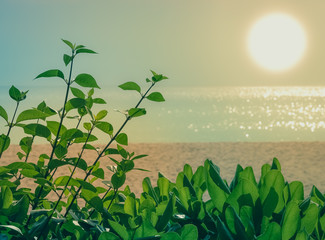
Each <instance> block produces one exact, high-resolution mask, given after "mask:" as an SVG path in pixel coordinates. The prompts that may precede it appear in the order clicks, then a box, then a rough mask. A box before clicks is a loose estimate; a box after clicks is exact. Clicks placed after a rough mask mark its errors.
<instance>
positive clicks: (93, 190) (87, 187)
mask: <svg viewBox="0 0 325 240" xmlns="http://www.w3.org/2000/svg"><path fill="white" fill-rule="evenodd" d="M77 181H78V182H79V183H80V185H81V186H82V187H83V188H84V189H87V190H90V191H92V192H94V193H96V192H97V189H96V188H95V187H94V186H93V185H92V184H91V183H89V182H86V181H84V180H81V179H77Z"/></svg>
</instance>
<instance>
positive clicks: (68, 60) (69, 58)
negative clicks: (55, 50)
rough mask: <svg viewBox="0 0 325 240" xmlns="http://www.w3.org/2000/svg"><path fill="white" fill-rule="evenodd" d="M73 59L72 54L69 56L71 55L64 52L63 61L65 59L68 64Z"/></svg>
mask: <svg viewBox="0 0 325 240" xmlns="http://www.w3.org/2000/svg"><path fill="white" fill-rule="evenodd" d="M71 60H72V58H71V56H69V55H67V54H64V55H63V61H64V64H65V65H66V66H68V65H69V63H70V62H71Z"/></svg>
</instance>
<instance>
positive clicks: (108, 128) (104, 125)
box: [95, 122, 113, 135]
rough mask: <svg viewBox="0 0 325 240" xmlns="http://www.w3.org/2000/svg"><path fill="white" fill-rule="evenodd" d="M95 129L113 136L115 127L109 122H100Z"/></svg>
mask: <svg viewBox="0 0 325 240" xmlns="http://www.w3.org/2000/svg"><path fill="white" fill-rule="evenodd" d="M95 127H96V128H98V129H99V130H102V131H103V132H104V133H107V134H109V135H112V134H113V126H112V124H110V123H108V122H98V123H96V125H95Z"/></svg>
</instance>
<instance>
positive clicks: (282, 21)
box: [248, 13, 306, 71]
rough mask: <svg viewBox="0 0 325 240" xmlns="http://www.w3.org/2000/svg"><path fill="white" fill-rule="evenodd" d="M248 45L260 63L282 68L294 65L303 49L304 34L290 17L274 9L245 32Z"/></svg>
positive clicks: (276, 68)
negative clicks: (274, 11) (275, 11)
mask: <svg viewBox="0 0 325 240" xmlns="http://www.w3.org/2000/svg"><path fill="white" fill-rule="evenodd" d="M248 49H249V52H250V54H251V56H252V57H253V59H254V60H255V61H256V62H257V64H259V65H260V66H262V67H264V68H266V69H268V70H272V71H282V70H286V69H288V68H290V67H292V66H294V65H295V64H296V63H297V62H298V61H299V60H300V59H301V58H302V56H303V54H304V51H305V49H306V34H305V33H304V30H303V29H302V27H301V25H300V24H299V23H298V22H297V21H296V20H295V19H293V18H292V17H290V16H288V15H286V14H282V13H273V14H270V15H267V16H265V17H263V18H261V19H260V20H258V21H257V22H256V23H255V24H254V25H253V27H252V28H251V30H250V32H249V35H248Z"/></svg>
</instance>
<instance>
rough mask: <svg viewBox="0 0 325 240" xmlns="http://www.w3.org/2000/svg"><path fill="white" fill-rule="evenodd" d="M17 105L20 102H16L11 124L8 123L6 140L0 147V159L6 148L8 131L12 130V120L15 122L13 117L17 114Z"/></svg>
mask: <svg viewBox="0 0 325 240" xmlns="http://www.w3.org/2000/svg"><path fill="white" fill-rule="evenodd" d="M19 103H20V102H19V101H17V104H16V109H15V112H14V115H13V116H12V120H11V122H10V124H9V129H8V132H7V135H6V138H5V140H4V143H3V145H2V147H1V152H0V158H1V156H2V153H3V151H4V149H5V146H6V143H7V139H8V137H9V134H10V131H11V129H12V128H13V125H14V120H15V117H16V114H17V110H18V106H19Z"/></svg>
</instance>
